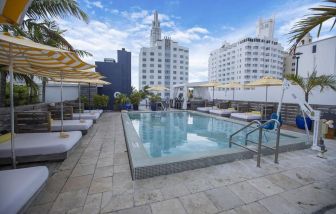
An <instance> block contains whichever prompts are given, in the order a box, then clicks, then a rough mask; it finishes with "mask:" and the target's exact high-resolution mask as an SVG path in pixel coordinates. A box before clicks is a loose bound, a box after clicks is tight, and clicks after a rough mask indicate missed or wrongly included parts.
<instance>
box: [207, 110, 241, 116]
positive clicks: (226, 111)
mask: <svg viewBox="0 0 336 214" xmlns="http://www.w3.org/2000/svg"><path fill="white" fill-rule="evenodd" d="M209 112H210V114H217V115H230V114H231V113H233V112H236V110H234V109H210V110H209Z"/></svg>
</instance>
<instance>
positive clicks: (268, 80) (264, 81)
mask: <svg viewBox="0 0 336 214" xmlns="http://www.w3.org/2000/svg"><path fill="white" fill-rule="evenodd" d="M282 83H283V81H282V80H279V79H276V78H274V77H271V76H265V77H263V78H261V79H258V80H256V81H253V82H251V83H248V84H246V85H247V86H255V87H258V86H265V87H266V98H265V114H264V116H266V106H267V95H268V86H276V85H282Z"/></svg>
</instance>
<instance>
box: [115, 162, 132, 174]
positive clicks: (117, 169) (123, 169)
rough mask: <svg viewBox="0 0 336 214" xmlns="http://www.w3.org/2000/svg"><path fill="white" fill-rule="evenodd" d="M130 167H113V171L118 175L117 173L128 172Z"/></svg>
mask: <svg viewBox="0 0 336 214" xmlns="http://www.w3.org/2000/svg"><path fill="white" fill-rule="evenodd" d="M130 170H131V169H130V166H129V164H128V163H127V164H121V165H115V166H114V168H113V171H114V172H116V173H118V172H130Z"/></svg>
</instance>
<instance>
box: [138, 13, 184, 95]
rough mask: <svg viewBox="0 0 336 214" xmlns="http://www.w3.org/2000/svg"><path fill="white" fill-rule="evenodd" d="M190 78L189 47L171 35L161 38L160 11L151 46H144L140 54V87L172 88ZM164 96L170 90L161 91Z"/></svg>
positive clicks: (152, 30) (152, 31)
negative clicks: (176, 40) (179, 42)
mask: <svg viewBox="0 0 336 214" xmlns="http://www.w3.org/2000/svg"><path fill="white" fill-rule="evenodd" d="M188 79H189V49H188V48H186V47H182V46H180V45H179V44H178V43H177V42H175V41H173V40H171V39H170V38H169V37H165V38H163V39H161V29H160V22H159V19H158V13H157V12H156V11H155V13H154V21H153V23H152V29H151V35H150V47H143V48H141V50H140V54H139V89H143V87H145V86H147V85H148V86H153V85H163V86H164V87H166V88H169V89H171V88H172V86H173V85H176V84H183V83H186V82H188ZM159 95H161V97H162V98H165V97H169V95H170V93H169V92H164V93H159Z"/></svg>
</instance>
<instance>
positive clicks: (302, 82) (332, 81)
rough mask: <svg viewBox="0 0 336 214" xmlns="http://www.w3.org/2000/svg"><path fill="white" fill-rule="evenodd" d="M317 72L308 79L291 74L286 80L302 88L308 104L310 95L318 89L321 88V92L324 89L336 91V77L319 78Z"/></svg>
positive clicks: (322, 76) (324, 76) (325, 76)
mask: <svg viewBox="0 0 336 214" xmlns="http://www.w3.org/2000/svg"><path fill="white" fill-rule="evenodd" d="M316 73H317V72H316V71H314V72H313V73H312V74H311V75H310V74H308V77H307V78H303V77H301V76H299V75H295V74H289V75H287V76H286V78H287V79H288V80H290V81H292V82H293V83H294V84H297V85H298V86H300V87H301V88H302V90H303V92H304V95H305V101H306V102H307V103H308V100H309V95H310V94H311V93H312V90H313V89H314V88H316V87H320V92H322V91H323V90H324V89H329V88H330V89H332V90H334V91H336V76H335V75H321V76H317V75H316Z"/></svg>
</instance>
